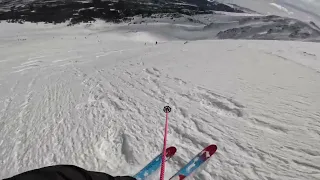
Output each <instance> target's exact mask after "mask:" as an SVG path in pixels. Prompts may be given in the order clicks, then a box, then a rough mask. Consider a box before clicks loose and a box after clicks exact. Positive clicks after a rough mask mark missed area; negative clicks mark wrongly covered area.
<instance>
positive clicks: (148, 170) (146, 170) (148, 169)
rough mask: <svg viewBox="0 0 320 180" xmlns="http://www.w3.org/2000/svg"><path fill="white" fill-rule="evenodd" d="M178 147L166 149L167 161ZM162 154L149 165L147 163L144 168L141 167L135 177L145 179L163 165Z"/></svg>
mask: <svg viewBox="0 0 320 180" xmlns="http://www.w3.org/2000/svg"><path fill="white" fill-rule="evenodd" d="M176 151H177V149H176V148H175V147H173V146H172V147H168V148H167V150H166V153H167V154H166V161H167V160H169V159H170V158H171V157H172V156H173V155H174V154H175V153H176ZM161 156H162V153H160V154H159V155H158V156H157V157H155V158H154V159H153V160H152V161H151V162H150V163H149V164H148V165H146V166H145V167H144V168H143V169H141V170H140V171H139V172H138V173H137V174H136V175H134V176H133V177H134V178H136V179H137V180H144V179H146V177H148V176H149V175H151V174H152V173H153V172H155V171H156V170H158V169H159V168H160V166H161Z"/></svg>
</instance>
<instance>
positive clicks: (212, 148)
mask: <svg viewBox="0 0 320 180" xmlns="http://www.w3.org/2000/svg"><path fill="white" fill-rule="evenodd" d="M217 148H218V147H217V145H215V144H211V145H209V146H207V147H206V148H205V149H204V151H208V152H209V154H210V155H212V154H214V153H215V152H216V151H217Z"/></svg>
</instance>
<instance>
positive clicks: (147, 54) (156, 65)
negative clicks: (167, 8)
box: [0, 23, 320, 180]
mask: <svg viewBox="0 0 320 180" xmlns="http://www.w3.org/2000/svg"><path fill="white" fill-rule="evenodd" d="M113 26H115V25H110V24H104V25H103V24H101V25H99V24H98V23H96V24H93V25H91V26H89V27H88V26H85V25H76V26H74V27H66V24H61V25H56V26H53V25H49V24H47V25H44V24H39V25H35V24H28V23H26V24H24V25H19V24H7V23H2V24H1V30H2V31H5V32H6V33H0V39H1V40H0V41H1V46H0V48H1V51H0V57H1V59H0V134H1V136H0V178H6V177H10V176H12V175H15V174H16V173H20V172H24V171H26V170H30V169H33V168H39V167H42V166H46V165H53V164H61V163H63V164H65V163H68V164H76V165H79V166H81V167H84V168H87V169H90V170H96V171H103V172H108V173H111V174H113V175H123V174H129V175H133V174H135V173H136V172H137V171H138V170H140V169H141V168H142V167H143V166H144V165H146V164H147V162H148V161H149V160H151V159H152V158H153V157H154V156H155V155H156V154H158V153H159V151H161V148H162V142H161V141H162V133H163V125H164V118H165V114H164V113H163V111H162V108H163V106H165V105H170V106H171V107H172V112H171V113H170V116H169V121H170V127H169V137H168V140H169V141H168V145H169V146H170V145H174V146H176V147H177V148H178V152H177V154H176V156H175V157H174V158H172V159H171V160H170V162H169V163H168V166H167V170H168V171H167V172H166V177H167V178H169V177H170V176H171V175H173V174H174V173H175V172H176V171H177V170H178V169H179V168H180V167H182V166H183V165H184V164H185V163H186V162H187V161H188V160H189V159H191V158H192V157H193V156H194V155H195V154H197V153H198V152H199V150H201V149H202V148H203V147H205V146H206V145H208V144H211V143H214V144H217V146H218V151H217V153H216V154H215V155H214V157H213V158H212V159H211V160H210V161H209V162H208V164H207V166H206V167H204V169H203V171H201V172H200V173H198V174H196V175H195V176H194V177H193V178H194V179H197V180H200V179H201V180H211V179H217V180H218V179H239V180H240V179H269V180H270V179H292V180H293V179H295V180H301V179H306V180H315V179H319V178H320V142H319V139H320V121H319V118H320V110H319V107H320V91H319V89H320V84H319V80H320V63H319V62H320V61H319V60H320V59H319V57H320V53H319V49H320V45H319V44H316V43H302V42H281V41H239V40H238V41H235V40H215V41H209V40H208V41H193V42H189V43H184V41H167V40H166V39H163V37H162V38H160V36H155V35H153V34H151V33H146V32H140V33H135V32H128V33H120V32H117V33H116V32H114V31H111V32H108V31H109V29H110V28H111V27H113ZM111 29H112V28H111ZM156 40H157V41H158V45H155V44H154V41H156Z"/></svg>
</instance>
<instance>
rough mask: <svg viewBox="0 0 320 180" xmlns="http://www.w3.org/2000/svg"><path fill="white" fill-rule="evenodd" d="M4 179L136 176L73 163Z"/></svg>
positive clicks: (122, 178)
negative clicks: (93, 168)
mask: <svg viewBox="0 0 320 180" xmlns="http://www.w3.org/2000/svg"><path fill="white" fill-rule="evenodd" d="M4 180H135V178H133V177H129V176H116V177H113V176H111V175H109V174H106V173H101V172H94V171H87V170H85V169H82V168H80V167H77V166H73V165H56V166H48V167H44V168H40V169H35V170H31V171H27V172H24V173H21V174H18V175H16V176H13V177H11V178H8V179H4Z"/></svg>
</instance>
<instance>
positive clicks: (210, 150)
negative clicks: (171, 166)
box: [169, 144, 217, 180]
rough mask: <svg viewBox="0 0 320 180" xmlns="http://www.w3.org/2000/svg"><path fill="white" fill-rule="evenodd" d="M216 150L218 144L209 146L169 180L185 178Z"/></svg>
mask: <svg viewBox="0 0 320 180" xmlns="http://www.w3.org/2000/svg"><path fill="white" fill-rule="evenodd" d="M216 150H217V146H216V145H214V144H212V145H209V146H207V147H206V148H204V149H203V150H202V151H201V152H200V153H199V154H197V155H196V156H195V157H194V158H193V159H191V160H190V161H189V163H188V164H187V165H185V166H184V167H182V168H181V169H180V170H179V171H178V172H177V173H176V174H175V175H173V176H172V177H171V178H170V179H169V180H183V179H184V178H186V177H188V176H189V175H190V174H191V173H192V172H193V171H194V170H196V169H197V168H199V167H200V166H201V165H202V164H203V163H204V162H205V161H207V160H208V159H209V158H210V157H211V156H212V155H213V154H214V153H215V152H216Z"/></svg>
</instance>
